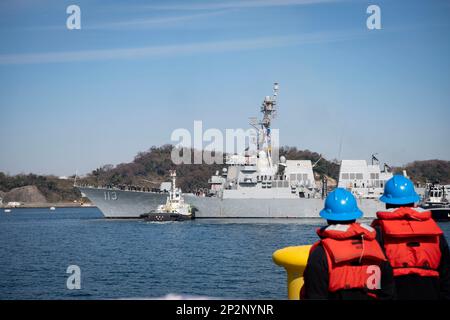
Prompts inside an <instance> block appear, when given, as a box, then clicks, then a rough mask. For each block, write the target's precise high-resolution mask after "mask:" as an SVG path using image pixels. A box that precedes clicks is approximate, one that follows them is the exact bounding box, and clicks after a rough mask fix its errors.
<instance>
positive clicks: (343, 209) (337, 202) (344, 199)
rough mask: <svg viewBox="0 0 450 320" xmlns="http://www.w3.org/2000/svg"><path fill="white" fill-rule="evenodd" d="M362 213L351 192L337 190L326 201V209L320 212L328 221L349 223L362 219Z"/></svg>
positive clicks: (341, 189)
mask: <svg viewBox="0 0 450 320" xmlns="http://www.w3.org/2000/svg"><path fill="white" fill-rule="evenodd" d="M362 215H363V213H362V211H361V210H359V208H358V205H357V204H356V199H355V197H354V196H353V195H352V193H351V192H349V191H347V190H345V189H343V188H336V189H334V190H333V191H331V192H330V194H329V195H328V196H327V198H326V199H325V208H323V210H322V211H320V216H321V217H322V218H324V219H327V220H334V221H348V220H355V219H358V218H361V217H362Z"/></svg>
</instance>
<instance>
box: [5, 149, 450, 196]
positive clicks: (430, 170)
mask: <svg viewBox="0 0 450 320" xmlns="http://www.w3.org/2000/svg"><path fill="white" fill-rule="evenodd" d="M172 149H173V147H172V146H171V145H164V146H161V147H152V148H150V149H149V150H148V151H146V152H141V153H138V154H137V155H136V157H135V159H134V160H133V161H132V162H130V163H121V164H118V165H116V166H114V165H105V166H103V167H101V168H98V169H95V170H93V171H92V172H91V173H90V174H88V175H87V176H86V177H84V178H82V179H80V180H79V183H82V184H91V185H122V184H127V185H136V186H142V187H148V188H154V187H159V184H160V183H161V182H162V181H167V180H168V176H169V170H171V169H176V170H177V176H178V179H177V182H178V184H179V186H180V187H181V188H182V190H183V191H184V192H192V191H196V190H198V189H199V188H207V187H208V179H209V178H210V176H211V175H212V174H214V173H215V172H216V171H218V170H222V168H223V167H224V165H219V164H211V165H208V164H192V165H189V164H181V165H174V164H173V163H172V161H171V152H172ZM281 155H283V156H285V157H286V158H287V159H290V160H302V159H306V160H311V161H312V162H313V163H316V162H317V163H316V165H315V167H314V171H315V173H316V174H317V175H318V176H322V175H326V176H327V177H330V178H332V179H335V180H336V179H337V178H338V177H337V176H338V173H339V163H338V161H336V160H327V159H325V158H321V157H320V154H318V153H317V152H312V151H309V150H298V149H297V148H295V147H282V148H280V156H281ZM192 156H193V155H192ZM319 159H320V160H319ZM318 160H319V161H318ZM404 169H405V170H406V171H407V173H408V175H409V176H410V177H411V178H412V179H413V180H414V181H416V182H420V183H425V182H440V183H444V184H450V161H444V160H426V161H414V162H411V163H409V164H407V165H405V166H404V167H398V168H395V169H394V170H395V171H396V172H401V171H402V170H404ZM25 186H36V187H37V190H39V192H40V193H41V194H42V195H43V196H44V197H45V198H46V199H47V201H49V202H56V201H73V200H76V199H77V198H79V197H80V193H79V192H78V191H77V190H76V189H74V188H73V180H72V179H70V180H60V179H58V178H57V177H55V176H39V175H34V174H28V175H15V176H10V175H7V174H4V173H2V172H0V197H5V195H6V194H7V193H8V192H10V191H12V190H13V189H17V188H21V187H25ZM30 190H31V189H30ZM16 193H17V191H15V192H12V193H11V194H13V195H14V194H16ZM22 193H23V190H22ZM6 198H8V199H9V198H11V199H13V197H12V196H10V197H6Z"/></svg>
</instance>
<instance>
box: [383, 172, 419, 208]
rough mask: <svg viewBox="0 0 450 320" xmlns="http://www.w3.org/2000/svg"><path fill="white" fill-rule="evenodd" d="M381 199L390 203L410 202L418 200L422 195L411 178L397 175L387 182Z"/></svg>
mask: <svg viewBox="0 0 450 320" xmlns="http://www.w3.org/2000/svg"><path fill="white" fill-rule="evenodd" d="M380 200H381V201H383V202H384V203H389V204H408V203H415V202H418V201H419V200H420V197H419V195H418V194H417V193H416V191H415V190H414V184H413V183H412V182H411V180H409V179H408V178H406V177H404V176H402V175H395V176H393V177H392V178H390V179H389V180H388V181H387V182H386V185H385V186H384V193H383V195H382V196H381V197H380Z"/></svg>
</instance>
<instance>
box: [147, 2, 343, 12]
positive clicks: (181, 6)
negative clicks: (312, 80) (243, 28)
mask: <svg viewBox="0 0 450 320" xmlns="http://www.w3.org/2000/svg"><path fill="white" fill-rule="evenodd" d="M340 1H341V0H241V1H220V2H211V1H204V2H203V3H178V4H170V5H148V6H145V8H148V9H154V10H214V9H239V8H261V7H280V6H299V5H313V4H320V3H330V2H340Z"/></svg>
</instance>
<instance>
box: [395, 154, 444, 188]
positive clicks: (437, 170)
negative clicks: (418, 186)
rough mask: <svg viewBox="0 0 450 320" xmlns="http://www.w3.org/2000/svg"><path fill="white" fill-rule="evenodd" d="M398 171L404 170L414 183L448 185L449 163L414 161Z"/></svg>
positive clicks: (442, 161) (441, 161)
mask: <svg viewBox="0 0 450 320" xmlns="http://www.w3.org/2000/svg"><path fill="white" fill-rule="evenodd" d="M400 169H401V170H403V169H404V170H406V172H407V174H408V176H410V177H411V178H412V179H413V180H414V181H415V182H420V183H426V182H432V183H435V182H437V183H441V184H450V161H445V160H424V161H414V162H411V163H409V164H407V165H405V166H404V167H402V168H400Z"/></svg>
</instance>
